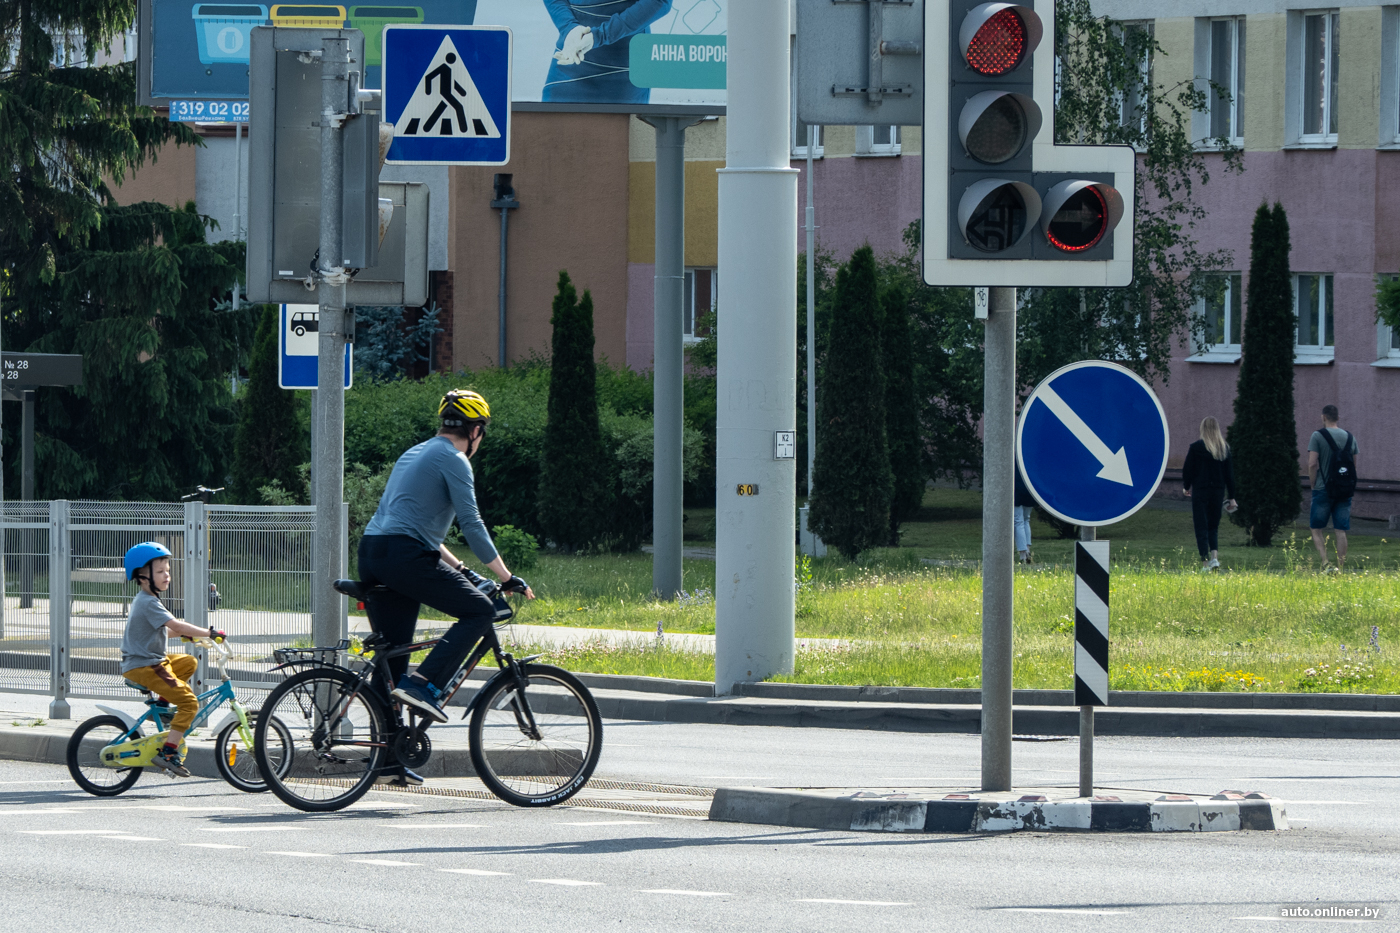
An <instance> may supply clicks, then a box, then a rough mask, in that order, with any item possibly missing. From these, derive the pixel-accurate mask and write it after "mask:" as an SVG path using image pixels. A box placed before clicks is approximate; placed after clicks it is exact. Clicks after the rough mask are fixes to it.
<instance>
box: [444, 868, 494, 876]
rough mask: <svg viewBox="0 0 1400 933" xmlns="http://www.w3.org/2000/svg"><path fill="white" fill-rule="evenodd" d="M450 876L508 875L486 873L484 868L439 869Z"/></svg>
mask: <svg viewBox="0 0 1400 933" xmlns="http://www.w3.org/2000/svg"><path fill="white" fill-rule="evenodd" d="M438 871H445V872H447V873H448V874H451V875H509V874H510V872H508V871H487V870H486V869H484V868H439V869H438Z"/></svg>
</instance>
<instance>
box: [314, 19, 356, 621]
mask: <svg viewBox="0 0 1400 933" xmlns="http://www.w3.org/2000/svg"><path fill="white" fill-rule="evenodd" d="M349 67H350V42H349V40H348V39H347V38H345V37H344V36H335V37H326V38H324V39H322V40H321V262H320V278H321V282H320V286H319V294H318V299H319V304H320V316H319V317H320V319H319V325H318V337H319V346H318V348H317V352H318V353H319V359H318V361H317V369H316V373H317V387H318V391H317V392H316V407H315V410H314V411H313V414H312V417H313V419H314V421H315V424H316V433H315V437H316V451H315V455H314V456H315V460H314V461H313V462H314V463H315V472H316V539H315V544H314V547H313V554H312V558H313V566H314V567H315V571H314V573H313V576H312V581H311V591H312V624H311V628H312V633H311V634H312V639H313V641H314V643H315V644H317V645H334V644H335V643H336V642H337V641H339V640H340V617H341V599H342V598H343V597H341V596H340V594H338V593H337V592H335V590H334V589H332V588H331V581H332V580H334V579H335V578H337V577H339V576H342V575H343V574H344V568H343V567H342V566H341V555H342V554H343V553H344V548H343V539H344V537H345V528H344V526H343V524H342V522H341V514H342V513H341V508H340V500H341V499H342V498H343V495H344V482H345V392H344V390H343V388H342V387H343V386H344V385H345V341H346V337H347V335H348V332H349V326H348V323H349V322H348V317H349V315H347V314H346V311H345V286H346V284H347V283H348V281H349V279H348V277H347V276H346V275H345V269H344V264H343V263H342V262H341V259H340V255H341V253H340V250H341V194H342V192H341V188H342V180H343V179H342V176H343V174H344V161H343V156H344V148H345V136H344V133H343V130H342V128H341V127H342V126H343V124H344V120H345V111H346V109H347V107H348V105H349V101H350V91H349V87H350V82H349Z"/></svg>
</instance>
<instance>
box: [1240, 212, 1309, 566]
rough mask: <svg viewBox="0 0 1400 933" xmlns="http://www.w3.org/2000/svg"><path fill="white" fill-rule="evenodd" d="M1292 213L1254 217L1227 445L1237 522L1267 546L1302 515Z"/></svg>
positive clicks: (1253, 542) (1256, 539) (1255, 539)
mask: <svg viewBox="0 0 1400 933" xmlns="http://www.w3.org/2000/svg"><path fill="white" fill-rule="evenodd" d="M1288 250H1289V231H1288V215H1287V214H1285V213H1284V210H1283V205H1281V204H1275V205H1274V207H1273V210H1272V211H1271V210H1269V206H1268V205H1267V204H1261V205H1260V206H1259V210H1258V212H1257V213H1256V214H1255V215H1254V232H1253V236H1252V238H1251V243H1250V260H1249V286H1248V289H1247V290H1246V300H1247V305H1246V307H1245V316H1244V335H1243V339H1242V340H1241V342H1240V343H1241V346H1240V349H1241V360H1240V378H1239V388H1238V390H1237V392H1236V395H1235V421H1234V424H1232V425H1231V426H1230V431H1229V443H1230V448H1231V451H1230V452H1231V456H1232V457H1233V459H1234V471H1235V486H1236V487H1237V490H1238V495H1237V498H1238V500H1239V504H1240V508H1239V511H1237V512H1236V513H1235V514H1234V516H1233V520H1234V521H1235V522H1236V523H1237V524H1240V525H1243V526H1244V527H1245V528H1248V529H1249V538H1250V542H1251V543H1252V544H1255V545H1258V546H1260V547H1268V546H1269V545H1270V544H1271V543H1272V541H1273V537H1274V534H1275V533H1276V532H1277V531H1278V529H1279V528H1280V527H1281V526H1283V525H1285V524H1287V523H1289V522H1291V521H1293V519H1295V518H1296V517H1297V516H1298V510H1299V507H1300V506H1301V504H1302V494H1301V492H1300V491H1299V486H1298V434H1297V424H1296V422H1295V420H1294V413H1293V352H1294V350H1293V342H1294V330H1295V328H1296V326H1297V321H1296V318H1295V315H1294V311H1293V288H1292V281H1291V273H1290V272H1289V268H1288Z"/></svg>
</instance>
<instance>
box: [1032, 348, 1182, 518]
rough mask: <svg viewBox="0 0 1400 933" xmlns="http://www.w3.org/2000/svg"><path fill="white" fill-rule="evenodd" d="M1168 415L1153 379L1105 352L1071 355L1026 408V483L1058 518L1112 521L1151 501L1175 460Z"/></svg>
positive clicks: (1040, 388) (1042, 384)
mask: <svg viewBox="0 0 1400 933" xmlns="http://www.w3.org/2000/svg"><path fill="white" fill-rule="evenodd" d="M1170 447H1171V443H1170V438H1169V435H1168V433H1167V416H1166V412H1164V411H1163V410H1162V403H1161V402H1159V401H1158V400H1157V396H1156V395H1155V394H1154V393H1153V391H1152V389H1151V387H1149V386H1148V384H1147V383H1146V382H1144V381H1143V380H1142V379H1141V378H1140V377H1139V376H1138V375H1137V374H1136V373H1134V372H1133V371H1132V370H1130V369H1126V368H1124V367H1122V366H1119V365H1118V364H1117V363H1109V362H1106V361H1104V360H1084V361H1082V362H1079V363H1071V364H1070V365H1068V366H1065V367H1063V368H1061V369H1058V370H1056V371H1055V372H1053V373H1051V374H1050V375H1049V376H1048V377H1046V379H1045V380H1044V381H1043V382H1041V384H1040V385H1038V386H1036V388H1035V391H1034V392H1032V393H1031V394H1030V397H1029V398H1027V399H1026V402H1025V404H1024V405H1023V406H1022V408H1021V422H1020V424H1019V426H1018V428H1017V431H1016V455H1017V459H1018V460H1019V461H1020V468H1021V475H1022V477H1023V478H1024V479H1025V481H1026V486H1027V487H1028V488H1029V489H1030V491H1031V493H1032V494H1033V495H1034V496H1035V498H1036V500H1037V501H1038V502H1040V504H1041V505H1042V506H1044V507H1045V509H1046V510H1047V511H1048V512H1050V514H1052V515H1054V516H1055V517H1056V518H1059V519H1062V520H1063V521H1067V522H1073V523H1074V524H1076V525H1088V526H1098V525H1111V524H1113V523H1114V522H1117V521H1121V520H1122V519H1125V518H1127V517H1128V516H1129V515H1131V514H1133V513H1134V512H1136V511H1137V510H1138V509H1140V508H1142V506H1143V505H1144V504H1146V502H1147V500H1148V499H1150V498H1151V497H1152V495H1153V493H1154V492H1156V490H1157V486H1158V484H1159V483H1160V482H1161V481H1162V474H1163V473H1164V472H1166V468H1167V454H1168V453H1169V452H1170Z"/></svg>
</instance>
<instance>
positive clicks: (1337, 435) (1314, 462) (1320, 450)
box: [1308, 405, 1357, 573]
mask: <svg viewBox="0 0 1400 933" xmlns="http://www.w3.org/2000/svg"><path fill="white" fill-rule="evenodd" d="M1339 417H1340V416H1339V414H1338V412H1337V406H1336V405H1327V406H1325V407H1324V408H1323V409H1322V430H1320V431H1314V432H1313V434H1312V438H1311V439H1309V441H1308V478H1309V479H1311V480H1312V511H1311V513H1310V514H1309V515H1308V527H1309V528H1311V529H1312V539H1313V546H1314V547H1315V548H1317V553H1318V556H1319V557H1321V558H1322V570H1323V572H1324V573H1326V572H1327V571H1329V570H1333V569H1335V570H1337V571H1340V570H1341V569H1342V567H1343V565H1344V564H1345V563H1346V559H1347V532H1348V531H1350V530H1351V496H1347V497H1346V498H1345V499H1334V498H1332V497H1331V496H1330V495H1328V493H1327V473H1328V470H1329V469H1330V468H1331V466H1332V450H1333V447H1334V446H1335V448H1336V449H1337V451H1338V452H1341V451H1344V450H1345V451H1348V452H1350V454H1351V458H1352V461H1353V462H1355V460H1356V452H1357V447H1356V438H1355V436H1353V435H1352V434H1351V433H1350V432H1348V431H1344V430H1342V429H1341V428H1339V427H1337V420H1338V418H1339ZM1323 431H1326V432H1327V434H1328V435H1329V436H1330V437H1331V440H1332V443H1331V444H1329V443H1327V438H1326V437H1323V434H1322V432H1323ZM1328 521H1331V523H1332V530H1333V531H1335V532H1336V534H1337V566H1336V567H1335V568H1333V567H1331V565H1329V563H1328V561H1327V523H1328Z"/></svg>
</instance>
